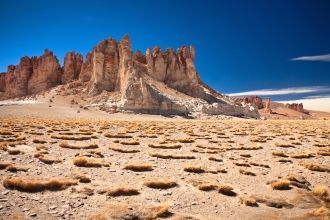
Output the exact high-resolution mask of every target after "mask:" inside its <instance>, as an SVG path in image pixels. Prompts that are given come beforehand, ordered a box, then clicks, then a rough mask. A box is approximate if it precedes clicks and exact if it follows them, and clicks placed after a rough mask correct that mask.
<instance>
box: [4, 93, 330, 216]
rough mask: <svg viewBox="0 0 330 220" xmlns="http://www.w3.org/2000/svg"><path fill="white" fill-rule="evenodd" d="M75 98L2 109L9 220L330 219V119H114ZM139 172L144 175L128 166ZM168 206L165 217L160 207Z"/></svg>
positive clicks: (5, 203) (110, 115) (41, 101)
mask: <svg viewBox="0 0 330 220" xmlns="http://www.w3.org/2000/svg"><path fill="white" fill-rule="evenodd" d="M71 99H72V97H65V98H63V97H61V98H59V97H54V98H52V102H49V97H45V98H38V103H37V104H24V105H10V106H0V183H1V184H0V219H116V218H117V219H139V218H141V219H148V218H149V217H150V219H153V218H157V219H225V218H226V219H311V218H315V219H322V218H323V219H325V218H326V217H324V216H327V215H328V214H329V207H330V204H329V201H330V199H329V198H327V197H328V196H329V195H326V193H323V194H322V195H320V193H318V192H315V193H313V189H315V188H317V187H318V186H319V185H321V186H324V187H325V188H322V189H325V192H326V187H329V183H330V176H329V175H330V167H329V164H330V159H329V155H330V141H329V136H330V123H329V121H327V120H246V119H245V120H244V119H230V120H220V119H218V120H215V119H208V120H196V119H194V120H187V119H183V118H167V117H163V116H152V115H127V114H120V113H117V114H108V113H105V112H102V111H99V110H84V109H81V108H80V107H79V105H80V104H83V101H82V100H77V101H78V104H74V105H70V104H67V103H70V100H71ZM63 103H66V104H63ZM49 105H51V106H52V107H49ZM78 110H79V111H80V113H77V111H78ZM83 158H85V162H82V163H79V161H80V162H81V160H84V159H83ZM86 158H87V159H86ZM77 161H78V162H77ZM132 164H133V165H136V166H137V168H136V169H140V170H139V171H137V170H135V171H133V170H129V169H128V168H127V167H126V166H127V165H132ZM90 166H92V167H90ZM125 167H126V168H125ZM141 169H142V170H143V169H145V170H144V171H142V170H141ZM82 176H84V177H85V181H84V178H82ZM88 179H89V181H86V180H88ZM52 181H53V182H52ZM54 181H55V183H54ZM150 181H151V182H155V183H157V182H158V185H157V184H156V188H152V187H151V186H150V185H148V184H147V182H150ZM169 181H170V182H169ZM272 181H280V183H279V185H280V187H279V188H281V187H282V189H276V184H278V183H275V184H274V183H273V182H272ZM166 182H167V184H166ZM159 184H162V185H159ZM272 184H273V185H272ZM273 187H275V188H273ZM119 188H121V191H120V190H119V191H116V190H118V189H119ZM164 203H165V204H166V205H168V206H169V207H168V211H167V212H165V211H159V208H158V209H157V208H155V207H157V206H158V205H161V207H165V205H164ZM274 206H275V207H274ZM320 207H324V208H323V209H324V210H325V211H324V210H323V209H322V208H321V210H318V209H319V208H320ZM316 210H318V212H317V211H316ZM322 211H323V212H322ZM326 211H328V213H327V212H326ZM320 213H321V214H320ZM318 215H319V216H318ZM320 216H321V217H320ZM134 217H135V218H134Z"/></svg>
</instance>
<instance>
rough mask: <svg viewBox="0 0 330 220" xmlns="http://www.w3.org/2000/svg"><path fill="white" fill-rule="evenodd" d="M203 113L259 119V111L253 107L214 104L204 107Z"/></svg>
mask: <svg viewBox="0 0 330 220" xmlns="http://www.w3.org/2000/svg"><path fill="white" fill-rule="evenodd" d="M202 112H203V113H206V114H209V115H230V116H238V117H249V118H259V117H260V115H259V113H258V111H256V110H255V109H254V107H253V106H251V105H245V106H236V105H228V104H221V103H213V104H212V105H204V106H203V108H202Z"/></svg>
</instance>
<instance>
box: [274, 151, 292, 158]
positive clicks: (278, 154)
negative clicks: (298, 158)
mask: <svg viewBox="0 0 330 220" xmlns="http://www.w3.org/2000/svg"><path fill="white" fill-rule="evenodd" d="M272 155H274V156H278V157H289V156H288V155H287V154H285V153H284V152H280V151H273V152H272Z"/></svg>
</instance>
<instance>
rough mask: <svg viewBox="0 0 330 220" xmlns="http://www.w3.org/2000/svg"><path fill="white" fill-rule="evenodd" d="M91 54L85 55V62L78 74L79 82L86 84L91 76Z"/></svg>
mask: <svg viewBox="0 0 330 220" xmlns="http://www.w3.org/2000/svg"><path fill="white" fill-rule="evenodd" d="M92 56H93V55H92V53H87V54H86V59H85V62H84V63H83V64H82V66H81V71H80V74H79V80H80V81H82V82H88V81H89V80H90V79H91V75H92V60H93V57H92Z"/></svg>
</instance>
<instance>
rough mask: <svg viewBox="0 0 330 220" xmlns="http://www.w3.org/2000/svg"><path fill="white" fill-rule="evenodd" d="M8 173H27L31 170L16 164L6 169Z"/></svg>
mask: <svg viewBox="0 0 330 220" xmlns="http://www.w3.org/2000/svg"><path fill="white" fill-rule="evenodd" d="M6 170H7V171H10V172H18V171H23V172H27V171H28V170H29V168H28V167H24V166H19V165H16V164H11V165H9V166H8V167H7V168H6Z"/></svg>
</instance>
